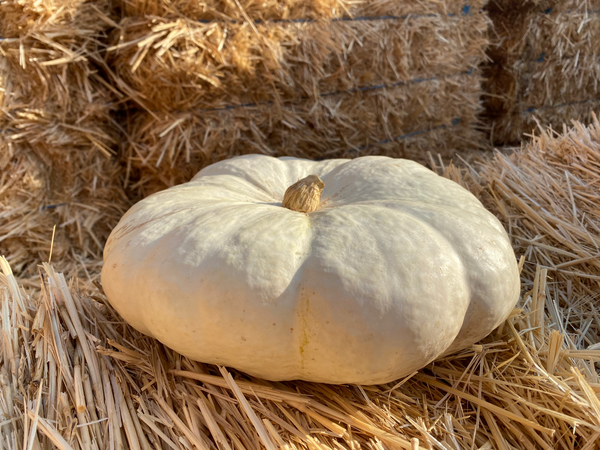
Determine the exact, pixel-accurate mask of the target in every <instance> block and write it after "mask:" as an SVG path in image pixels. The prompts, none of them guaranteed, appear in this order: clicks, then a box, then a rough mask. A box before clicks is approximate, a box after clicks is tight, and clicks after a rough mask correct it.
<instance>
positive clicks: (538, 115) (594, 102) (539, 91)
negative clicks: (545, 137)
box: [485, 0, 600, 145]
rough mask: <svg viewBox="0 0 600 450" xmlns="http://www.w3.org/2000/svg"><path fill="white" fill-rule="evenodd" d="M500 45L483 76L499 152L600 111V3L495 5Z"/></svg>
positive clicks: (515, 0) (540, 0)
mask: <svg viewBox="0 0 600 450" xmlns="http://www.w3.org/2000/svg"><path fill="white" fill-rule="evenodd" d="M489 14H490V17H491V19H492V20H493V22H494V30H495V34H496V37H495V39H497V42H496V44H495V45H493V46H492V47H491V50H490V57H491V59H492V62H491V63H490V64H489V66H488V67H487V69H486V70H485V74H486V82H485V86H486V90H487V91H488V92H489V94H490V97H489V98H488V100H487V111H486V115H487V116H488V117H489V119H490V121H491V122H492V124H493V140H494V142H495V143H496V144H497V145H505V144H515V143H517V142H518V141H520V140H521V139H523V135H524V134H525V133H531V131H532V130H533V129H534V128H536V127H537V125H536V124H537V122H538V121H539V122H540V124H541V125H542V126H548V125H550V126H554V127H561V126H562V124H563V123H570V121H571V120H572V119H577V120H581V121H582V122H584V123H589V122H590V120H591V112H592V111H596V112H598V111H600V85H599V84H598V79H599V78H600V50H599V49H600V47H599V46H598V42H599V41H600V1H598V0H560V1H559V0H537V1H534V0H528V1H522V0H492V1H491V2H490V4H489Z"/></svg>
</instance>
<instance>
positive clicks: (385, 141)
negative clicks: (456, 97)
mask: <svg viewBox="0 0 600 450" xmlns="http://www.w3.org/2000/svg"><path fill="white" fill-rule="evenodd" d="M460 122H461V118H460V117H457V118H455V119H452V122H451V123H452V125H451V126H452V127H455V126H457V125H458V124H459V123H460ZM444 128H448V125H446V124H443V125H438V126H435V127H432V128H426V129H424V130H419V131H412V132H410V133H406V134H402V135H400V136H396V137H393V138H388V139H383V140H381V141H378V142H374V143H373V144H367V145H361V146H360V147H357V148H351V149H349V150H347V151H348V152H360V151H361V150H365V149H367V148H369V147H373V146H375V145H384V144H389V143H390V142H396V141H401V140H403V139H408V138H411V137H414V136H418V135H420V134H425V133H429V132H431V131H435V130H441V129H444Z"/></svg>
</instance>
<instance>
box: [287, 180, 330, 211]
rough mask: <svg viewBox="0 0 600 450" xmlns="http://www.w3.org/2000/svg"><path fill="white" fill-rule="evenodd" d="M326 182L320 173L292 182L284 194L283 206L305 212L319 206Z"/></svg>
mask: <svg viewBox="0 0 600 450" xmlns="http://www.w3.org/2000/svg"><path fill="white" fill-rule="evenodd" d="M324 187H325V184H324V183H323V181H322V180H321V179H320V178H319V176H318V175H309V176H307V177H306V178H302V179H301V180H300V181H297V182H296V183H294V184H292V185H291V186H290V187H289V188H287V190H286V191H285V194H284V196H283V202H282V203H281V206H283V207H284V208H288V209H291V210H292V211H298V212H303V213H309V212H312V211H314V210H315V209H317V208H318V207H319V204H320V203H321V193H322V192H323V188H324Z"/></svg>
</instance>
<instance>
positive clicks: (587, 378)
mask: <svg viewBox="0 0 600 450" xmlns="http://www.w3.org/2000/svg"><path fill="white" fill-rule="evenodd" d="M432 164H433V165H434V166H435V168H436V169H437V170H439V171H440V172H444V173H445V174H446V176H448V177H450V178H452V179H455V180H456V181H458V182H460V183H461V184H463V185H464V186H466V187H468V188H470V189H471V190H472V192H473V193H474V194H476V195H478V196H479V198H481V199H482V200H483V201H484V202H485V203H486V205H487V206H488V207H489V208H492V209H494V210H495V211H497V212H498V213H499V215H500V218H501V219H502V220H503V222H504V224H505V225H506V226H507V227H508V230H509V232H510V234H511V236H512V237H513V240H514V243H515V249H516V251H517V254H518V255H522V256H523V259H522V267H523V270H522V283H523V292H522V299H521V301H520V304H519V308H518V309H516V310H515V311H514V312H513V314H512V315H511V316H510V317H509V319H508V320H507V321H506V322H505V323H504V324H503V325H502V326H500V327H499V328H498V329H497V330H496V331H495V332H494V333H492V335H491V336H489V337H488V338H486V339H485V340H483V341H482V342H480V343H479V344H477V345H474V346H473V347H471V348H469V349H466V350H465V351H464V352H461V353H459V354H456V355H450V356H447V357H444V358H442V359H440V360H438V361H436V362H434V363H433V364H431V365H429V366H428V367H426V368H425V369H422V370H420V371H418V372H416V373H415V374H413V375H411V376H409V377H406V378H405V379H402V380H398V382H397V383H390V384H387V385H380V386H364V387H359V386H331V385H323V384H318V383H307V382H285V383H276V382H268V381H264V380H260V379H256V378H251V377H248V376H246V375H244V374H242V373H239V372H233V373H231V372H229V371H228V370H226V369H225V368H222V367H217V366H210V365H204V364H199V363H196V362H193V361H190V360H188V359H186V358H183V357H181V356H180V355H178V354H176V353H174V352H173V351H171V350H169V349H168V348H165V347H163V346H162V345H161V344H160V343H159V342H158V341H156V340H154V339H151V338H149V337H146V336H143V335H141V334H140V333H138V332H137V331H135V330H134V329H133V328H131V327H129V326H128V325H126V324H125V323H124V322H123V321H122V320H121V318H120V317H118V315H117V314H116V313H115V311H114V310H113V309H112V308H111V307H110V306H109V304H108V302H107V301H106V298H105V297H104V295H103V293H102V291H101V289H100V286H99V285H93V284H91V283H88V284H87V285H85V284H80V283H79V281H77V280H75V281H73V282H72V283H70V284H68V283H67V282H66V280H65V278H64V277H63V276H62V275H61V274H58V273H57V272H56V271H55V270H54V269H53V268H52V267H51V266H49V265H48V264H44V267H43V272H44V277H43V281H42V282H43V284H42V285H40V286H38V287H33V286H31V287H28V288H19V287H18V282H17V280H16V279H15V277H14V276H13V275H12V274H11V271H10V267H9V265H8V264H7V263H6V262H5V260H3V259H0V269H1V270H2V272H3V276H0V293H1V295H2V298H5V299H6V300H5V302H4V304H3V311H4V312H3V314H2V315H1V316H0V323H1V326H2V329H3V330H7V332H5V333H3V339H4V345H3V346H2V348H1V350H0V351H1V353H0V386H1V388H2V389H1V392H2V394H1V397H0V399H1V400H2V401H0V414H1V416H0V427H2V435H3V437H4V439H6V440H8V442H32V445H33V447H32V448H47V447H49V446H50V443H51V442H52V443H54V444H55V445H56V446H58V447H59V448H69V447H67V446H70V448H73V449H79V448H86V449H87V448H109V447H110V448H112V447H114V448H121V447H127V446H129V447H130V448H142V449H149V448H167V447H168V448H183V447H185V448H194V447H196V448H202V449H209V448H218V449H233V448H235V449H243V448H252V449H260V448H267V449H275V448H288V449H294V448H309V449H313V448H339V449H357V448H366V449H373V450H376V449H377V450H380V449H383V448H402V449H411V450H414V449H431V448H436V449H447V448H452V449H471V448H478V449H511V448H514V449H536V448H547V449H549V448H588V449H592V450H593V449H597V448H598V442H599V439H598V438H599V437H600V431H599V424H600V410H599V409H598V406H597V405H598V393H599V392H600V378H599V375H598V372H597V368H596V366H595V364H596V363H597V362H599V361H600V348H598V345H597V343H598V342H599V341H600V326H599V323H600V322H599V321H598V316H597V312H596V311H595V309H593V308H592V307H591V302H592V301H594V296H596V292H597V286H598V285H597V283H598V281H599V280H600V278H599V277H600V271H599V267H598V260H597V252H598V251H597V244H598V242H597V240H598V238H597V237H595V234H597V232H598V230H600V216H599V215H598V214H597V207H596V204H595V199H597V198H598V197H600V186H599V185H598V183H593V182H590V181H592V180H597V179H598V178H599V177H600V123H598V122H597V121H596V123H595V124H594V126H592V127H590V128H585V127H584V126H582V125H581V124H575V126H574V127H573V128H572V129H570V130H568V132H566V133H565V134H564V135H561V136H554V135H553V134H552V133H550V132H548V133H545V134H543V135H542V136H540V137H539V138H536V140H534V141H533V142H532V143H531V144H528V145H527V146H526V147H524V148H523V149H521V150H517V151H516V152H515V153H514V154H512V155H510V154H498V155H497V156H496V158H494V159H492V160H487V161H484V162H483V163H482V164H481V165H479V166H477V168H476V169H475V168H472V167H471V168H470V169H468V170H466V169H458V168H456V167H455V166H450V167H447V168H445V167H440V166H439V163H435V162H433V161H432ZM540 187H543V189H540ZM549 192H552V193H553V195H552V196H551V197H550V195H549ZM547 275H550V277H548V276H547ZM232 374H233V376H232ZM11 419H12V420H11ZM82 425H83V426H82ZM13 446H15V447H16V444H14V445H13Z"/></svg>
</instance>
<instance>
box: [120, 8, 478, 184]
mask: <svg viewBox="0 0 600 450" xmlns="http://www.w3.org/2000/svg"><path fill="white" fill-rule="evenodd" d="M483 4H484V2H483V1H481V0H478V1H474V2H470V3H469V4H462V3H461V4H459V3H456V2H450V1H444V2H439V1H412V2H384V1H381V2H352V3H350V2H349V3H345V2H332V3H331V5H329V4H328V3H327V2H324V3H320V2H314V3H311V2H298V3H294V2H291V3H289V4H287V6H285V7H284V6H282V5H281V3H276V2H273V3H266V4H265V5H262V4H261V7H258V6H257V4H255V3H253V2H242V3H239V4H235V3H231V4H225V3H223V4H221V3H214V4H213V3H211V2H208V3H206V4H203V6H202V8H196V7H195V6H194V5H195V4H193V3H192V2H178V1H175V2H172V3H171V4H170V6H168V7H167V4H166V3H163V2H131V3H127V4H126V5H125V6H124V7H123V10H124V11H125V12H126V13H128V14H132V16H129V17H124V18H123V19H122V20H121V22H120V23H119V28H118V30H115V32H114V33H113V35H112V39H111V46H110V47H109V49H108V62H109V64H110V66H111V67H113V68H114V74H115V77H116V79H115V85H116V86H119V88H120V90H121V91H122V92H123V94H124V95H126V96H128V98H130V99H131V101H132V104H133V105H134V107H135V108H136V109H138V112H137V113H133V112H132V113H130V115H129V120H128V122H127V124H128V125H127V129H128V131H129V145H128V149H127V154H126V155H125V160H126V164H127V165H128V167H130V172H129V174H130V177H131V183H130V184H129V185H130V186H134V188H137V190H136V191H135V192H136V193H141V194H142V195H147V194H148V193H151V192H154V191H156V190H158V189H162V188H164V187H167V186H170V185H172V184H173V183H177V182H181V181H185V180H187V179H188V178H189V176H190V174H193V173H194V172H196V171H197V170H198V169H200V168H201V167H203V166H204V165H206V164H209V163H212V162H215V161H217V160H220V159H223V158H226V157H229V156H232V155H239V154H244V153H265V154H270V155H293V156H303V157H334V156H345V157H348V156H358V155H365V154H373V153H377V154H388V155H395V156H409V155H410V156H413V157H421V158H424V156H425V153H426V151H427V150H432V151H436V152H441V153H444V154H448V155H449V154H451V153H452V152H453V151H456V150H457V149H460V148H463V147H470V148H477V147H478V146H480V145H482V137H483V135H482V134H481V133H480V132H479V131H478V129H477V128H478V126H477V123H478V117H477V115H478V113H479V112H480V111H481V107H480V97H481V92H482V91H481V76H480V73H479V67H478V66H479V64H480V63H481V62H482V61H483V60H484V59H485V49H486V46H487V44H488V39H487V28H488V25H489V21H488V18H487V15H486V14H485V13H484V12H482V7H483ZM324 11H326V12H324ZM133 14H139V15H138V16H134V15H133ZM144 14H145V15H144ZM151 14H157V15H156V16H155V15H151ZM158 14H159V15H158Z"/></svg>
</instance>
